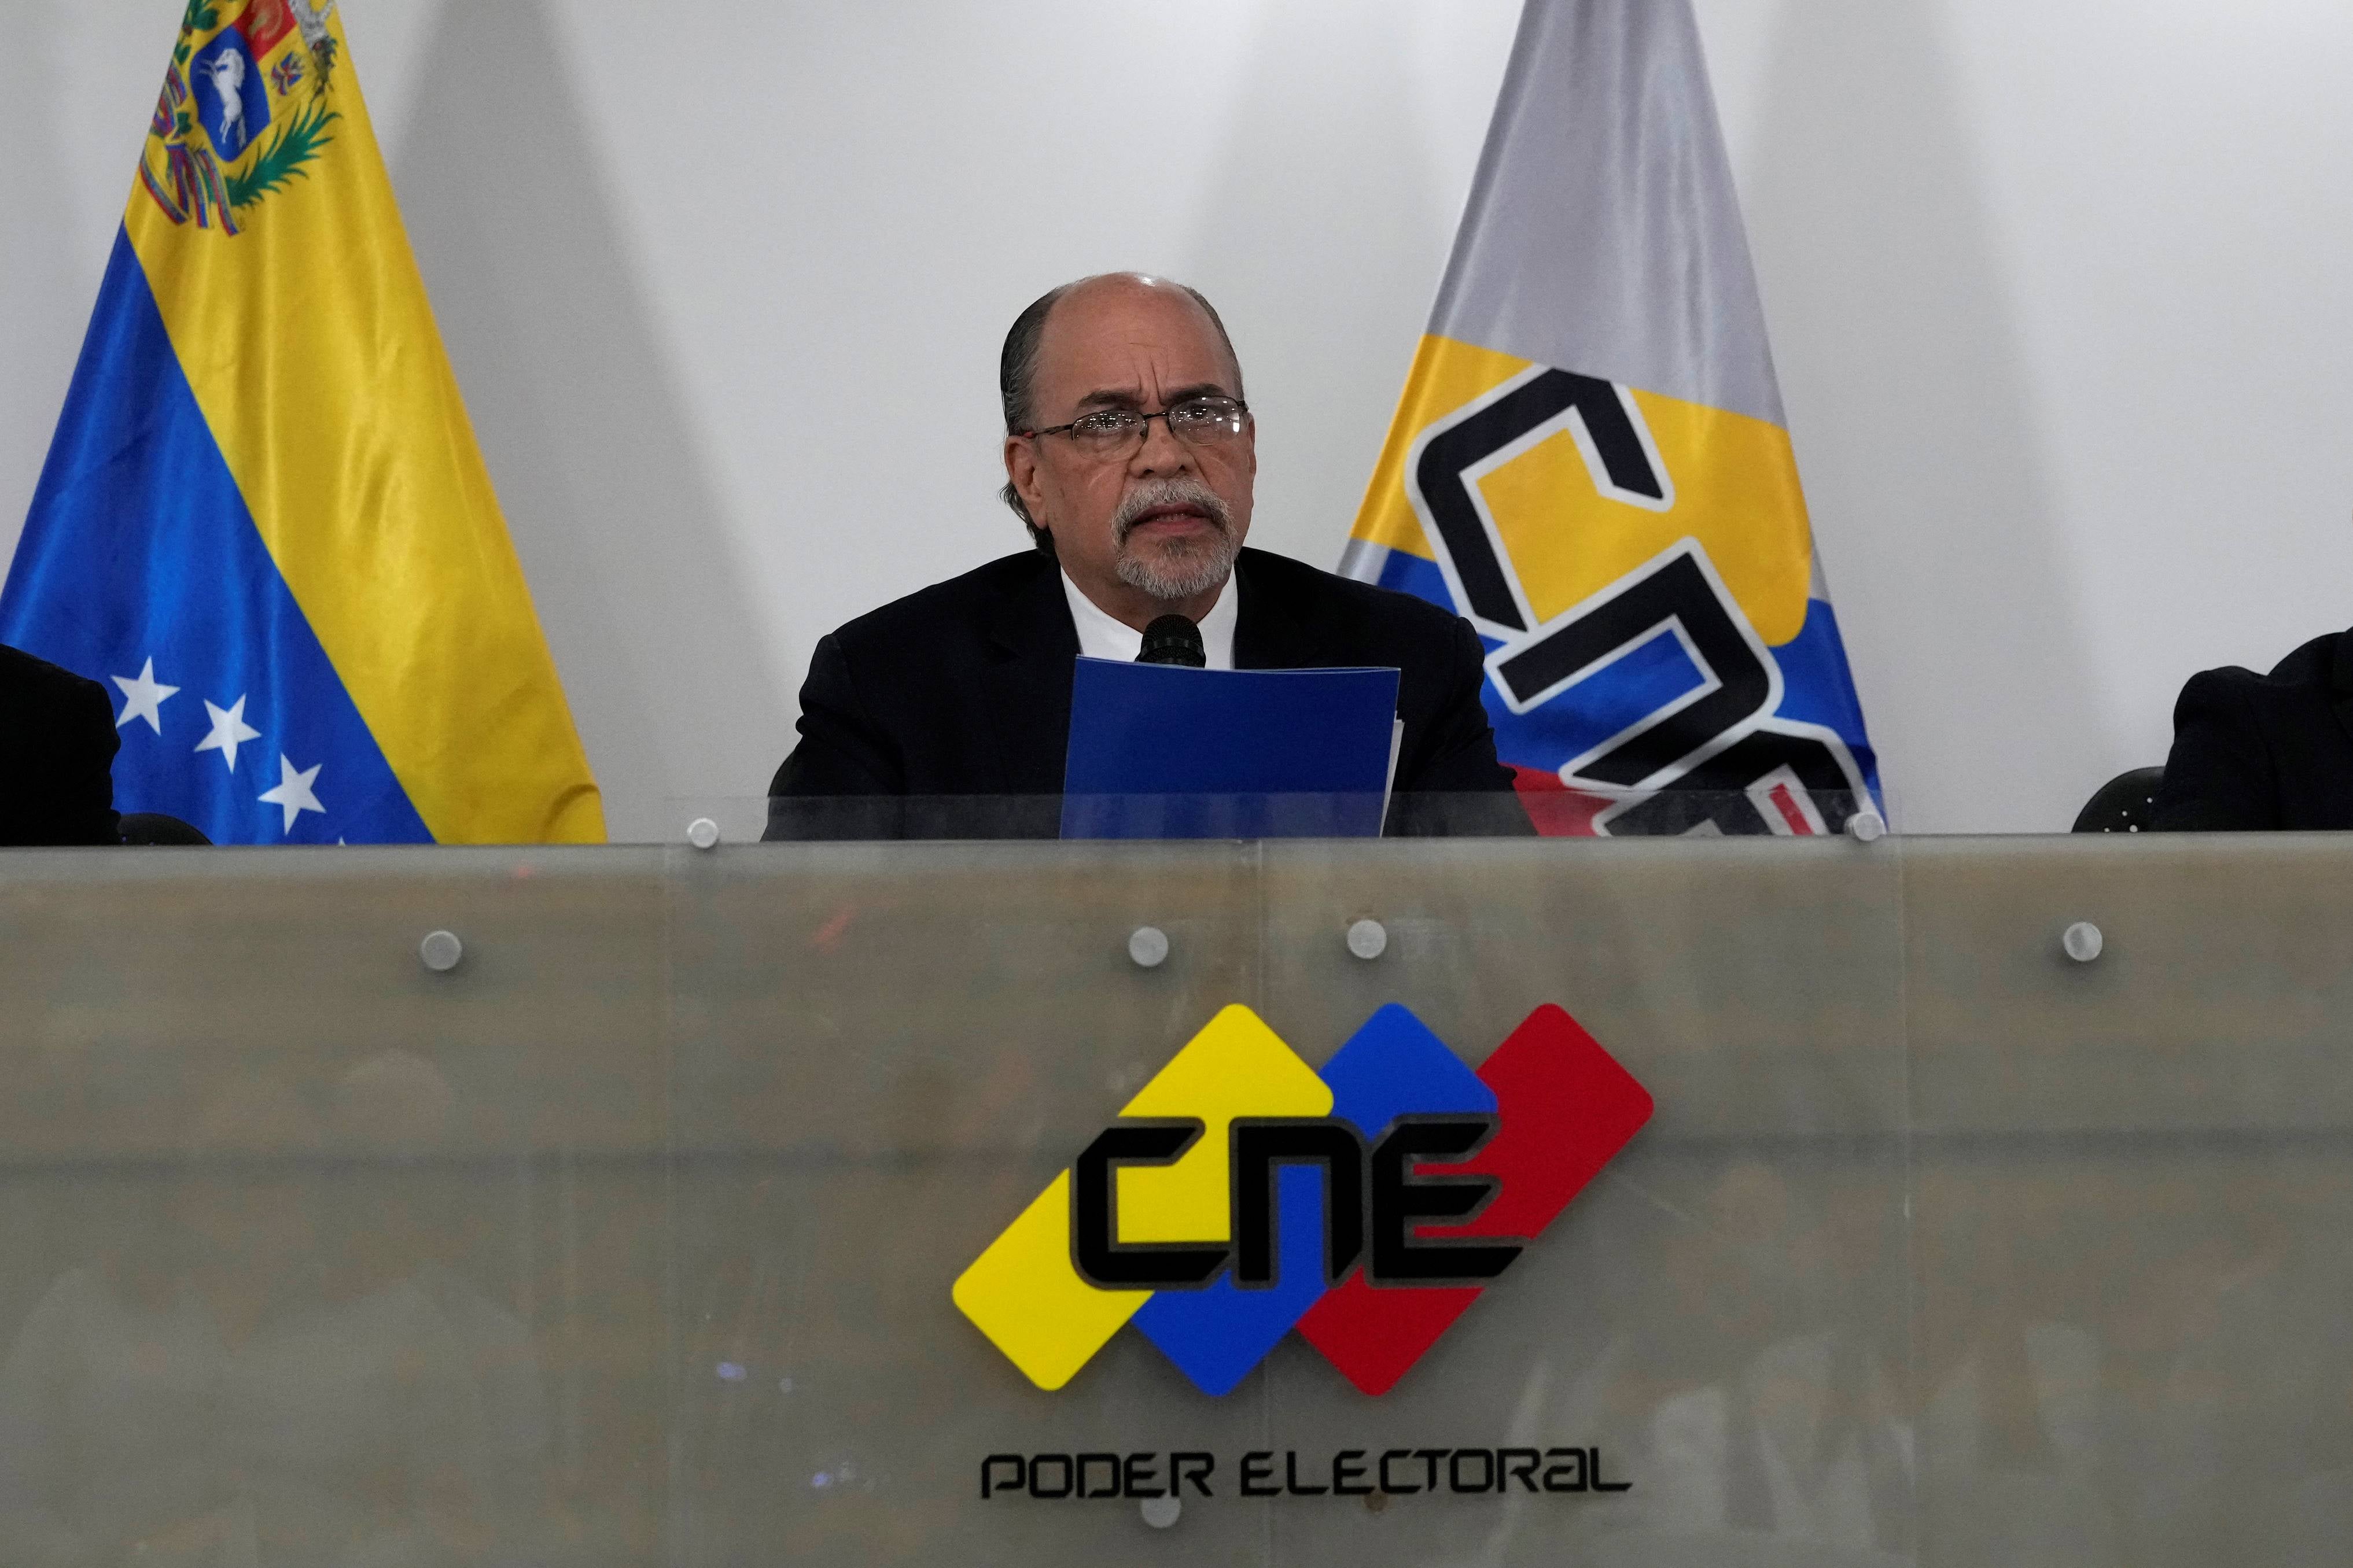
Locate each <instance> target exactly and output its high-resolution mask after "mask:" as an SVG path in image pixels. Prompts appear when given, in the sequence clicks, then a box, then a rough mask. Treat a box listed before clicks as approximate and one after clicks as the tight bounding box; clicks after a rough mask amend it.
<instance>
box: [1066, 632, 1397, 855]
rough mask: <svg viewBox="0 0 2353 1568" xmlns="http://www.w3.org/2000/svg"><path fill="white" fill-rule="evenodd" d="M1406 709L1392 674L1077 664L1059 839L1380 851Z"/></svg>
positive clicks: (1385, 671) (1382, 671)
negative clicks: (1349, 844) (1401, 712)
mask: <svg viewBox="0 0 2353 1568" xmlns="http://www.w3.org/2000/svg"><path fill="white" fill-rule="evenodd" d="M1397 695H1398V672H1397V671H1396V670H1394V669H1186V668H1181V667H1177V666H1171V665H1165V664H1122V663H1119V662H1117V661H1115V660H1112V659H1102V658H1082V659H1080V660H1079V661H1078V670H1077V673H1076V674H1075V675H1074V676H1073V677H1072V679H1071V747H1070V752H1069V756H1068V759H1067V761H1066V762H1065V763H1064V764H1063V770H1062V837H1065V838H1295V837H1376V836H1377V835H1378V834H1379V832H1380V830H1381V816H1382V812H1383V810H1384V808H1385V807H1386V805H1387V804H1388V783H1389V766H1390V756H1389V751H1390V745H1391V738H1392V731H1393V730H1394V727H1395V725H1396V721H1397Z"/></svg>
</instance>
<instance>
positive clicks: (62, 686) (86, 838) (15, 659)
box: [0, 647, 122, 845]
mask: <svg viewBox="0 0 2353 1568" xmlns="http://www.w3.org/2000/svg"><path fill="white" fill-rule="evenodd" d="M0 736H5V737H7V742H6V745H5V752H0V845H29V844H119V843H121V841H122V840H121V837H120V835H119V833H118V831H117V829H116V818H115V815H114V779H113V774H112V769H113V766H114V753H115V750H116V749H117V748H118V747H120V746H121V744H122V739H121V736H119V735H117V734H116V733H115V731H114V703H113V701H112V700H111V699H109V698H108V696H107V695H106V688H104V687H102V686H100V685H99V684H98V682H96V681H94V680H84V679H82V678H81V677H80V676H79V675H76V674H74V673H73V672H72V671H70V670H64V669H59V668H58V667H57V666H56V665H54V664H51V663H49V662H47V660H46V659H38V658H34V657H33V656H32V655H31V654H29V653H20V652H18V651H17V650H16V649H15V648H13V647H0Z"/></svg>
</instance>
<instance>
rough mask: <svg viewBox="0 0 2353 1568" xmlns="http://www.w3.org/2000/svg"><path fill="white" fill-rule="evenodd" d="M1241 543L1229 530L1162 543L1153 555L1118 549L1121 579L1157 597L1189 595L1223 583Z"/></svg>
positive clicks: (1181, 597)
mask: <svg viewBox="0 0 2353 1568" xmlns="http://www.w3.org/2000/svg"><path fill="white" fill-rule="evenodd" d="M1238 553H1239V547H1238V546H1236V545H1235V543H1234V536H1233V535H1232V534H1230V533H1220V534H1219V535H1218V536H1217V537H1216V538H1214V539H1211V540H1208V541H1205V542H1201V543H1198V544H1197V543H1194V542H1192V541H1190V540H1187V541H1186V542H1184V543H1182V544H1166V545H1163V546H1162V547H1161V548H1160V550H1159V551H1158V552H1155V554H1153V555H1151V556H1148V557H1147V556H1144V555H1138V554H1134V553H1132V552H1129V551H1126V550H1122V551H1121V552H1119V561H1118V563H1117V564H1116V566H1115V567H1114V570H1115V571H1116V572H1117V573H1118V574H1119V580H1120V581H1121V582H1123V583H1124V584H1127V585H1128V586H1129V587H1131V588H1135V589H1138V590H1141V591H1142V592H1144V593H1146V594H1149V595H1152V596H1153V597H1154V598H1155V599H1189V598H1192V597H1193V596H1194V595H1198V594H1206V593H1208V592H1209V591H1210V590H1211V589H1212V588H1215V587H1217V586H1218V584H1220V583H1223V582H1224V581H1225V580H1226V578H1227V576H1228V574H1230V573H1231V572H1232V571H1233V569H1234V557H1235V555H1236V554H1238Z"/></svg>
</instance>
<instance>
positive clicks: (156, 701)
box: [107, 658, 179, 735]
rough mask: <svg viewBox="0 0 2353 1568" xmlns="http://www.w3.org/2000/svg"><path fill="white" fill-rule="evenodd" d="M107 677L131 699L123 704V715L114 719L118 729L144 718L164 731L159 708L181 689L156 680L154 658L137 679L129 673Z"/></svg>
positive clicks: (154, 729)
mask: <svg viewBox="0 0 2353 1568" xmlns="http://www.w3.org/2000/svg"><path fill="white" fill-rule="evenodd" d="M107 679H109V680H111V681H112V682H114V684H115V685H117V686H120V687H121V688H122V695H123V696H124V697H125V698H127V699H128V700H127V701H125V702H124V703H123V705H122V717H121V718H120V719H117V720H116V721H114V727H115V728H116V729H118V730H120V729H121V728H122V726H124V725H125V724H128V723H130V722H131V721H132V720H133V719H144V720H146V721H147V727H148V728H149V729H151V730H153V731H155V733H157V734H158V735H160V734H162V733H163V732H164V718H163V715H162V714H161V713H160V712H158V711H157V710H159V709H161V708H162V707H163V706H164V699H166V698H168V697H170V696H171V695H172V694H173V693H174V692H176V691H178V690H179V688H178V687H176V686H164V685H162V684H161V683H159V682H158V681H157V680H156V679H155V661H154V660H153V658H150V659H149V660H148V661H147V668H144V669H142V670H141V671H140V672H139V676H138V679H135V680H134V679H132V678H131V677H129V676H127V675H110V676H108V677H107Z"/></svg>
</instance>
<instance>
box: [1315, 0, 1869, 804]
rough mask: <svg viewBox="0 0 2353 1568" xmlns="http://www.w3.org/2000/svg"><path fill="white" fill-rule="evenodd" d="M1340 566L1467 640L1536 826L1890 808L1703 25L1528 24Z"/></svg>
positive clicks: (1629, 13) (1628, 8)
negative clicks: (1793, 421)
mask: <svg viewBox="0 0 2353 1568" xmlns="http://www.w3.org/2000/svg"><path fill="white" fill-rule="evenodd" d="M1341 570H1342V571H1343V572H1344V573H1345V574H1348V575H1350V576H1352V577H1356V578H1359V579H1362V580H1364V581H1366V582H1373V583H1379V584H1385V585H1387V586H1388V587H1392V588H1399V589H1403V590H1405V591H1407V592H1409V593H1412V594H1417V595H1420V596H1421V597H1423V598H1426V599H1429V600H1431V601H1432V602H1434V603H1437V604H1440V605H1448V606H1450V607H1451V608H1452V609H1454V610H1455V611H1457V612H1458V613H1459V614H1461V615H1462V616H1467V617H1468V618H1469V619H1470V621H1471V623H1472V626H1474V627H1476V628H1477V630H1478V632H1479V634H1480V636H1481V637H1482V639H1483V640H1484V642H1485V643H1486V646H1487V648H1488V658H1487V684H1486V686H1485V689H1484V692H1483V695H1484V697H1485V700H1486V704H1487V709H1488V712H1489V714H1490V715H1491V717H1492V718H1493V722H1494V727H1495V738H1496V742H1497V749H1498V751H1499V752H1500V753H1501V755H1502V757H1503V759H1504V762H1505V763H1509V764H1510V765H1511V766H1512V768H1513V769H1514V772H1515V773H1516V774H1517V776H1518V781H1519V784H1520V789H1521V792H1522V799H1523V800H1524V801H1525V803H1526V805H1528V806H1529V808H1530V812H1531V815H1533V816H1535V818H1536V820H1537V823H1538V826H1540V827H1542V828H1543V829H1544V830H1545V831H1547V832H1555V833H1611V832H1617V833H1637V832H1644V833H1657V832H1679V831H1692V830H1700V831H1706V830H1710V829H1713V830H1715V831H1719V832H1727V833H1741V832H1746V833H1765V832H1772V833H1821V832H1824V831H1831V832H1835V831H1837V830H1839V829H1840V828H1841V827H1842V826H1844V825H1845V823H1846V821H1847V819H1848V817H1849V816H1852V814H1854V813H1855V812H1857V811H1859V810H1864V809H1875V801H1876V796H1877V793H1878V779H1877V775H1876V768H1875V764H1874V763H1873V756H1872V752H1871V744H1870V742H1869V740H1868V739H1867V738H1866V737H1865V735H1864V732H1863V725H1862V706H1861V704H1860V703H1859V702H1858V701H1857V700H1856V699H1855V693H1854V683H1853V679H1852V676H1851V675H1850V674H1849V672H1848V669H1847V662H1846V653H1845V650H1844V648H1843V647H1842V646H1841V642H1840V639H1839V632H1838V623H1837V621H1836V619H1835V618H1833V616H1831V606H1830V599H1829V595H1828V593H1827V592H1826V591H1825V589H1824V588H1823V586H1822V579H1821V574H1820V570H1819V568H1818V566H1817V564H1816V562H1815V558H1814V550H1813V540H1812V534H1811V531H1810V528H1809V527H1808V524H1807V520H1806V505H1805V498H1804V496H1803V494H1802V493H1801V492H1800V490H1799V486H1798V468H1797V460H1796V458H1795V456H1794V454H1793V453H1792V451H1791V449H1790V446H1789V437H1788V431H1787V430H1786V428H1785V427H1784V421H1783V418H1782V414H1781V397H1780V393H1779V390H1778V387H1777V385H1776V384H1775V382H1774V376H1773V360H1772V354H1771V351H1770V350H1769V349H1768V348H1767V343H1766V339H1765V321H1764V311H1763V309H1762V307H1761V305H1760V304H1759V302H1758V300H1757V284H1756V279H1755V277H1754V275H1753V274H1752V273H1751V271H1750V269H1749V261H1748V247H1747V243H1746V238H1745V237H1744V236H1743V234H1742V230H1741V224H1740V212H1739V207H1738V205H1736V202H1735V200H1734V196H1733V191H1732V178H1731V173H1730V169H1729V167H1728V165H1727V163H1726V160H1725V152H1724V142H1723V137H1722V134H1721V133H1720V132H1719V131H1718V129H1717V125H1716V118H1715V102H1714V100H1713V98H1712V97H1711V95H1710V92H1709V89H1708V83H1707V72H1706V66H1705V64H1704V60H1703V58H1702V57H1701V53H1700V43H1699V33H1698V28H1697V27H1696V26H1695V25H1694V21H1693V19H1692V14H1691V8H1690V5H1689V0H1527V5H1526V7H1525V10H1524V12H1523V13H1522V15H1521V18H1520V27H1519V34H1518V37H1517V38H1516V39H1515V40H1514V44H1513V47H1512V58H1511V64H1510V66H1509V67H1508V68H1507V69H1506V71H1505V73H1504V87H1503V93H1502V96H1501V98H1500V99H1499V100H1498V101H1497V103H1496V106H1495V116H1494V120H1493V123H1492V124H1491V125H1490V126H1489V128H1488V132H1487V143H1486V148H1485V150H1484V152H1483V153H1482V154H1481V157H1480V160H1479V170H1478V175H1477V178H1476V182H1475V184H1473V186H1472V193H1471V201H1470V205H1469V207H1468V209H1467V210H1466V211H1465V213H1464V215H1463V218H1462V227H1461V233H1460V234H1459V235H1457V236H1456V238H1455V242H1454V254H1453V257H1452V259H1451V261H1450V262H1449V263H1448V266H1447V269H1446V277H1445V280H1444V282H1443V283H1442V284H1441V285H1440V289H1439V294H1438V303H1437V305H1436V307H1435V308H1434V309H1433V310H1432V311H1431V312H1430V328H1429V331H1428V332H1427V333H1426V334H1425V335H1424V336H1423V338H1422V340H1421V346H1420V350H1419V353H1417V354H1416V356H1415V358H1414V363H1413V369H1412V371H1411V373H1410V374H1409V377H1408V379H1407V382H1406V388H1405V395H1404V398H1403V400H1402V402H1401V403H1400V405H1399V406H1398V414H1397V420H1396V423H1395V424H1394V425H1393V426H1391V428H1390V431H1389V437H1388V445H1387V447H1386V448H1385V449H1384V450H1383V452H1382V454H1381V458H1380V463H1379V466H1378V467H1377V468H1376V469H1375V470H1374V473H1373V480H1372V487H1371V489H1370V492H1369V493H1368V494H1367V495H1366V498H1365V505H1364V510H1363V512H1362V513H1361V514H1360V515H1359V516H1358V518H1357V520H1356V530H1355V532H1354V534H1353V536H1352V538H1351V540H1350V542H1349V545H1348V549H1347V552H1346V554H1345V557H1344V559H1343V561H1342V563H1341Z"/></svg>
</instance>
